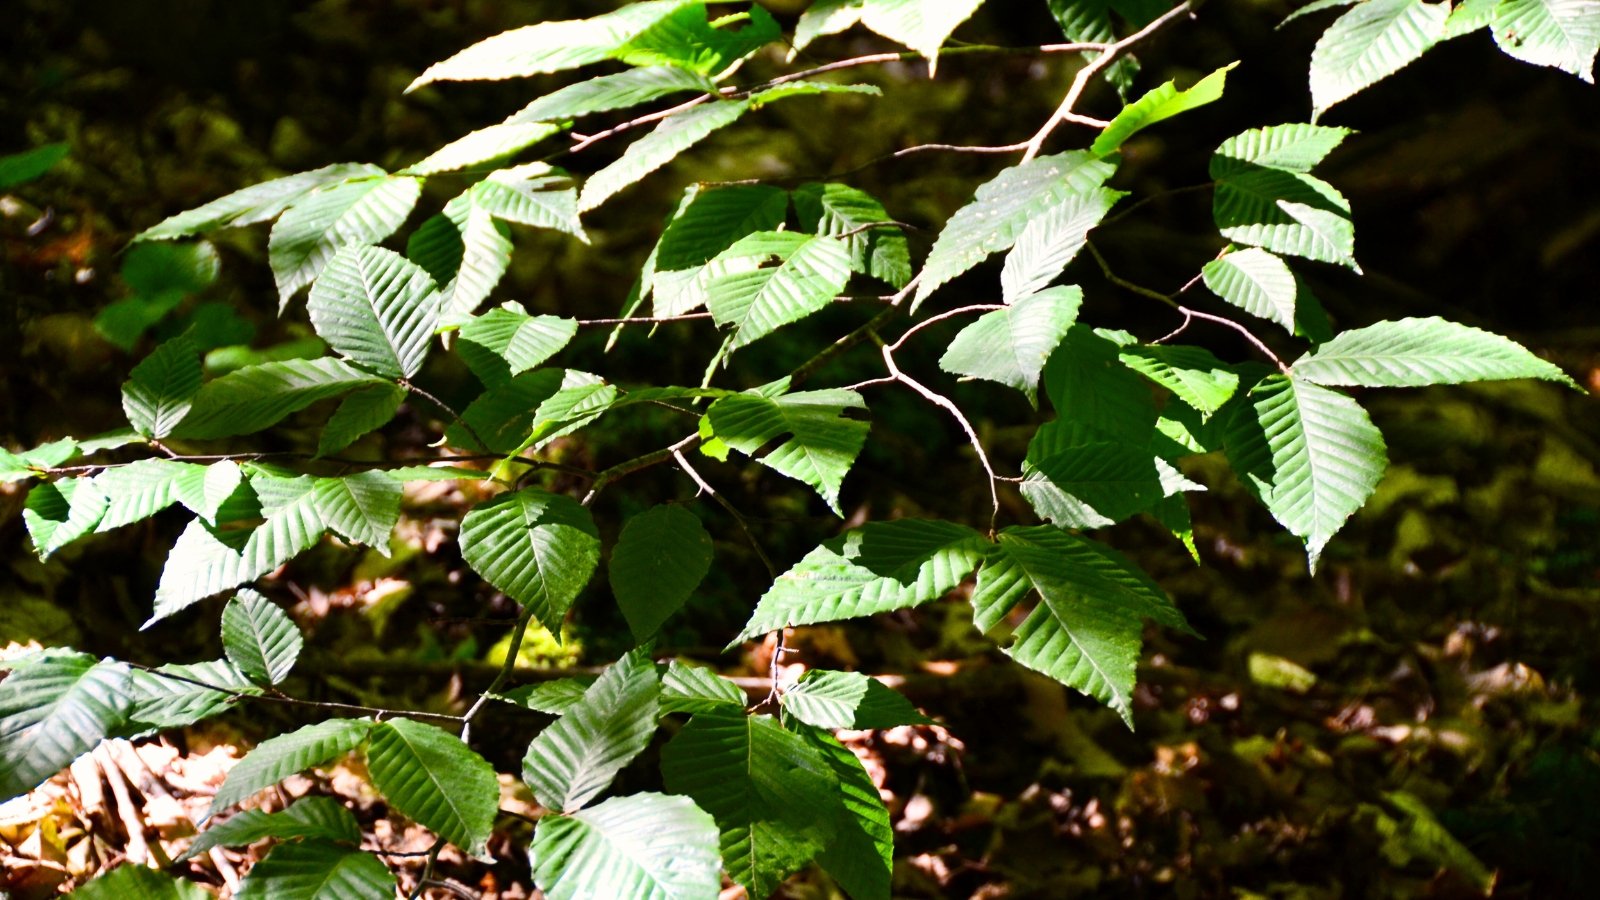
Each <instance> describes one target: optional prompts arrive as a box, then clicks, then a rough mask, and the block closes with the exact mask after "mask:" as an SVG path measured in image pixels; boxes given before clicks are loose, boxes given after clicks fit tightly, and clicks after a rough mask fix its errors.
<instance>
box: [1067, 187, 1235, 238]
mask: <svg viewBox="0 0 1600 900" xmlns="http://www.w3.org/2000/svg"><path fill="white" fill-rule="evenodd" d="M1216 186H1217V184H1216V182H1214V181H1207V182H1205V183H1204V184H1186V185H1184V186H1183V187H1176V188H1172V189H1171V190H1165V191H1157V192H1156V193H1154V194H1151V195H1150V196H1148V197H1141V198H1139V199H1138V200H1136V201H1134V202H1133V203H1131V204H1129V205H1128V206H1126V207H1124V208H1123V209H1121V210H1120V211H1118V212H1117V214H1116V215H1114V216H1112V217H1110V218H1109V219H1102V220H1101V221H1100V224H1099V225H1096V226H1095V227H1096V228H1097V229H1104V228H1105V227H1106V226H1107V225H1112V224H1115V223H1116V222H1119V221H1121V220H1123V219H1125V218H1127V217H1128V216H1130V215H1132V214H1134V213H1135V212H1138V211H1139V210H1141V209H1143V208H1144V207H1146V206H1149V205H1150V204H1152V203H1154V202H1156V201H1157V200H1165V199H1167V198H1169V197H1176V196H1178V195H1180V194H1193V193H1197V192H1199V191H1209V190H1211V189H1212V188H1214V187H1216Z"/></svg>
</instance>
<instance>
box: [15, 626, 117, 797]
mask: <svg viewBox="0 0 1600 900" xmlns="http://www.w3.org/2000/svg"><path fill="white" fill-rule="evenodd" d="M131 691H132V679H131V677H130V674H129V670H128V667H127V666H125V665H123V664H121V663H115V662H96V661H95V659H94V657H92V656H89V655H87V654H83V653H72V652H70V651H61V650H47V651H45V652H44V654H43V655H42V656H41V657H40V658H37V659H35V660H33V661H31V662H30V663H29V664H28V665H26V666H24V667H22V668H20V669H16V670H14V671H12V672H11V673H10V674H9V675H7V676H6V677H5V680H4V681H0V801H5V800H10V799H11V798H13V797H18V796H21V795H22V794H26V793H27V792H29V791H31V790H33V789H34V788H36V787H38V786H39V785H40V784H42V783H43V782H44V780H45V779H47V778H49V777H50V776H52V775H54V774H56V773H57V772H59V771H61V769H63V768H65V767H66V766H67V765H68V764H69V763H71V762H72V761H73V760H75V759H77V758H78V757H79V756H82V755H83V754H85V753H88V752H89V751H90V750H93V749H94V748H95V746H96V745H97V744H99V743H100V741H101V739H102V738H104V737H106V736H107V735H108V734H109V733H110V732H112V731H113V730H115V729H117V728H119V727H121V725H122V723H123V721H124V720H125V718H126V716H127V713H128V709H129V707H130V705H131V696H130V695H131Z"/></svg>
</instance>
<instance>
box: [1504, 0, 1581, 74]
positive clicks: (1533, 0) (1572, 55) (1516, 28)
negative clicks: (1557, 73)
mask: <svg viewBox="0 0 1600 900" xmlns="http://www.w3.org/2000/svg"><path fill="white" fill-rule="evenodd" d="M1490 30H1491V31H1492V32H1493V33H1494V42H1495V43H1496V44H1498V45H1499V46H1500V49H1501V50H1504V51H1505V52H1506V55H1508V56H1511V57H1513V58H1516V59H1520V60H1522V61H1523V62H1529V63H1533V64H1534V65H1538V66H1553V67H1555V68H1557V69H1560V70H1562V71H1563V72H1571V73H1572V74H1574V75H1576V76H1578V77H1579V78H1582V79H1583V80H1584V81H1587V82H1589V83H1590V84H1593V83H1594V57H1595V52H1596V51H1597V50H1600V3H1596V2H1595V0H1500V2H1499V3H1497V4H1496V5H1495V7H1494V19H1493V21H1492V22H1491V24H1490Z"/></svg>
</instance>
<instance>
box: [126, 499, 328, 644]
mask: <svg viewBox="0 0 1600 900" xmlns="http://www.w3.org/2000/svg"><path fill="white" fill-rule="evenodd" d="M296 481H299V482H303V483H302V484H300V485H299V486H298V490H299V494H298V495H297V496H295V497H293V499H292V500H290V501H289V502H286V503H284V504H283V505H282V506H281V508H278V509H275V510H274V511H272V512H271V513H270V514H269V515H267V518H266V521H264V522H262V523H261V524H260V525H258V526H256V527H255V528H253V529H250V530H248V531H243V530H238V529H226V530H217V529H213V528H211V527H209V526H207V525H206V524H205V523H204V522H203V521H201V520H200V519H195V520H193V521H191V522H190V523H189V526H188V527H187V528H185V529H184V530H183V533H182V534H180V535H178V540H177V543H175V544H173V545H172V552H171V553H169V554H167V564H166V566H165V567H164V568H163V569H162V570H161V582H160V584H159V585H157V586H156V597H155V609H154V610H153V611H152V613H151V615H150V619H149V621H147V622H145V624H144V626H143V627H145V628H149V627H150V626H151V625H154V624H155V623H156V622H159V621H161V620H162V619H165V618H166V617H168V616H170V615H172V614H173V613H176V612H178V611H180V610H183V609H186V608H188V607H189V606H192V605H194V604H195V603H198V602H200V601H201V600H204V599H206V598H207V597H213V596H216V595H217V594H220V593H222V592H223V591H227V590H231V589H233V588H236V587H238V586H240V585H242V584H248V583H250V582H251V581H254V580H255V579H257V578H260V577H261V576H263V575H265V574H267V573H268V572H271V571H272V570H274V569H276V568H278V567H279V566H281V565H283V564H284V563H286V562H288V561H289V560H291V559H293V558H294V557H296V556H298V555H300V554H301V553H302V552H304V551H306V550H308V549H310V548H311V547H312V546H314V545H315V544H316V543H317V541H319V540H321V538H322V532H323V530H324V528H325V527H326V526H325V525H324V524H323V521H322V517H321V516H320V515H319V514H318V513H317V508H316V501H315V492H314V491H313V490H312V486H311V479H309V478H306V479H296Z"/></svg>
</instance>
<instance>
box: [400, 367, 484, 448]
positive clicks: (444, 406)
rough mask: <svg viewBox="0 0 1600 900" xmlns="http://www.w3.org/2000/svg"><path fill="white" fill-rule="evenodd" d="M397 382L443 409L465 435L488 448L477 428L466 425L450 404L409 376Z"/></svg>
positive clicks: (482, 446) (480, 445)
mask: <svg viewBox="0 0 1600 900" xmlns="http://www.w3.org/2000/svg"><path fill="white" fill-rule="evenodd" d="M399 384H400V386H401V387H403V388H405V389H406V390H408V391H412V392H414V393H416V394H417V395H418V396H420V397H422V398H423V399H425V400H427V401H428V402H429V403H432V404H433V405H434V406H436V407H438V408H439V409H441V410H443V411H444V412H445V414H447V415H448V416H450V418H451V420H452V421H454V422H455V423H456V424H457V425H460V426H461V428H462V430H463V431H465V432H466V433H467V435H468V436H469V437H471V438H472V440H473V442H474V443H476V444H477V445H478V446H479V447H481V448H483V449H484V450H487V449H489V442H488V441H485V440H484V439H483V438H482V437H480V436H479V435H478V432H477V430H476V429H474V428H473V427H472V426H471V425H468V424H467V421H466V420H465V419H463V418H461V414H460V413H458V412H456V411H455V410H454V409H453V408H451V406H450V404H448V403H446V402H444V401H443V400H440V399H439V398H438V397H435V396H434V395H432V394H430V393H428V392H427V391H425V390H423V389H422V388H420V387H417V385H416V383H415V382H413V381H411V379H409V378H402V379H400V381H399Z"/></svg>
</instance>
